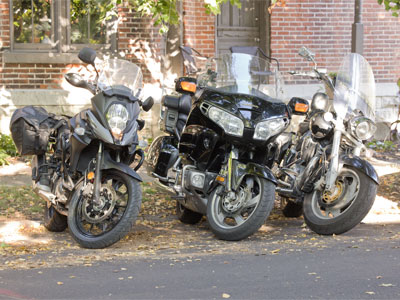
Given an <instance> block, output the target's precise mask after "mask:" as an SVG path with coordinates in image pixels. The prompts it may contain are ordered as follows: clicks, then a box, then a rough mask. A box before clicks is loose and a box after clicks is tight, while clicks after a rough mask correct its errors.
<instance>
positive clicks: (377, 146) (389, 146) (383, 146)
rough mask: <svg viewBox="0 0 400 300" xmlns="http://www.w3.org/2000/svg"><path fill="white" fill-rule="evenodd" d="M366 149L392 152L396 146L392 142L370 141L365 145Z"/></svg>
mask: <svg viewBox="0 0 400 300" xmlns="http://www.w3.org/2000/svg"><path fill="white" fill-rule="evenodd" d="M367 147H368V148H370V149H373V150H376V151H393V150H396V145H395V144H394V143H393V142H392V141H384V142H381V141H375V140H374V141H372V142H369V143H367Z"/></svg>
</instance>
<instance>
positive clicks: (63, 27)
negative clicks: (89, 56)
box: [9, 0, 117, 53]
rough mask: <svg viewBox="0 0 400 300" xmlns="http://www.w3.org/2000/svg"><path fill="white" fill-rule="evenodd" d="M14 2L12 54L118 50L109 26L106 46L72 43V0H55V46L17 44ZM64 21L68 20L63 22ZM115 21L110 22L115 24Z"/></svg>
mask: <svg viewBox="0 0 400 300" xmlns="http://www.w3.org/2000/svg"><path fill="white" fill-rule="evenodd" d="M13 1H15V0H9V10H10V15H9V16H10V49H11V52H32V53H43V52H58V53H76V52H78V51H79V50H80V49H82V48H84V47H90V48H93V49H96V50H103V51H106V52H108V51H116V48H117V32H116V31H114V30H113V29H112V28H113V26H112V25H111V24H109V25H108V26H107V27H108V29H107V37H108V39H109V43H106V44H72V43H71V39H70V37H71V23H70V16H71V14H70V3H71V1H70V0H53V2H52V4H51V11H52V14H53V17H54V19H52V30H51V31H52V40H53V41H54V45H48V44H46V45H44V44H40V43H17V42H15V37H14V10H13ZM62 19H65V20H67V22H63V20H62ZM113 21H115V20H114V19H113V20H111V21H110V23H111V22H113Z"/></svg>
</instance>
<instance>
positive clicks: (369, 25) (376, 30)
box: [363, 0, 400, 82]
mask: <svg viewBox="0 0 400 300" xmlns="http://www.w3.org/2000/svg"><path fill="white" fill-rule="evenodd" d="M363 23H364V35H365V39H364V55H365V57H366V58H367V59H368V61H369V63H370V64H371V66H372V69H373V70H374V74H375V78H377V80H378V81H379V82H396V81H397V79H398V78H399V77H400V18H396V17H393V16H392V15H391V13H390V12H387V11H385V10H384V7H383V6H381V5H378V3H377V1H376V0H364V2H363Z"/></svg>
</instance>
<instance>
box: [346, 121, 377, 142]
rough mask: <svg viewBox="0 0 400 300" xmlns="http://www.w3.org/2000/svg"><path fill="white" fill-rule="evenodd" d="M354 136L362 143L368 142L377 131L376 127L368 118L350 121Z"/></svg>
mask: <svg viewBox="0 0 400 300" xmlns="http://www.w3.org/2000/svg"><path fill="white" fill-rule="evenodd" d="M350 126H351V132H352V134H353V135H354V136H355V137H356V138H358V139H359V140H361V141H364V140H368V139H369V138H370V137H372V136H373V134H374V133H375V131H376V125H375V124H374V122H372V121H371V120H370V119H368V118H366V117H355V118H353V119H351V121H350Z"/></svg>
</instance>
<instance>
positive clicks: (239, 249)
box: [0, 219, 400, 299]
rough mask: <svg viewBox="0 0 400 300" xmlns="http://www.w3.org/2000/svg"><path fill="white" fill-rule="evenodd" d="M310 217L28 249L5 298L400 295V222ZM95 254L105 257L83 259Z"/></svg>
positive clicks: (3, 287)
mask: <svg viewBox="0 0 400 300" xmlns="http://www.w3.org/2000/svg"><path fill="white" fill-rule="evenodd" d="M301 224H302V221H301V220H300V219H295V220H287V219H286V220H272V221H271V222H270V225H271V228H272V229H268V228H267V229H266V230H264V232H263V230H261V232H259V233H257V234H255V235H254V236H252V237H251V238H249V239H246V240H244V241H241V242H235V243H229V242H223V241H217V240H215V239H213V237H209V231H208V230H207V228H205V227H206V226H205V225H204V224H203V225H200V227H198V228H196V230H199V231H200V232H202V234H204V236H207V238H210V240H209V241H210V243H206V244H203V245H200V243H201V238H199V244H198V245H196V243H191V245H190V246H188V247H186V246H181V247H175V248H169V247H164V248H162V249H159V250H157V251H151V252H146V251H142V252H141V251H137V250H134V249H132V250H130V249H129V243H124V242H122V244H121V243H120V245H119V246H118V247H111V248H110V249H108V250H107V249H105V250H96V251H94V250H87V249H72V250H67V251H64V252H59V253H58V254H57V258H58V261H59V263H58V264H55V265H54V266H51V264H48V265H47V264H42V266H41V265H40V264H37V265H35V264H31V265H24V264H23V262H24V260H29V259H33V257H34V258H35V259H36V261H43V260H52V259H55V256H56V254H55V252H53V254H52V252H49V253H41V254H36V255H34V256H32V255H26V256H19V257H20V258H19V259H20V260H21V265H18V264H14V265H13V267H10V268H5V269H3V270H2V271H0V299H224V298H225V299H228V298H231V299H313V298H317V299H399V298H400V278H399V271H400V243H399V241H400V224H384V225H382V224H361V225H359V226H357V227H356V228H355V229H353V230H351V231H350V232H348V233H345V234H343V235H340V236H329V237H325V236H319V235H317V234H314V233H312V232H309V231H308V229H305V228H303V227H302V226H301ZM184 227H185V230H188V233H189V232H190V230H192V229H193V226H189V225H184ZM195 227H196V226H195ZM214 241H215V242H214ZM117 245H118V244H117ZM197 246H198V247H197ZM113 248H114V249H113ZM110 251H111V252H110ZM117 252H118V253H121V252H124V253H125V255H123V256H121V257H120V256H115V255H114V254H115V253H117ZM90 253H94V254H95V255H96V256H99V257H98V259H97V260H92V261H90V263H84V262H82V263H79V262H78V263H73V261H74V260H75V261H77V260H79V259H80V257H84V258H85V257H86V259H87V258H88V256H89V255H90ZM53 255H54V256H53ZM107 257H108V258H111V257H113V258H112V259H107ZM7 259H10V258H9V257H8V258H7ZM60 262H61V263H60ZM63 262H64V263H63ZM5 263H6V264H7V262H4V260H3V266H4V264H5Z"/></svg>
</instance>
